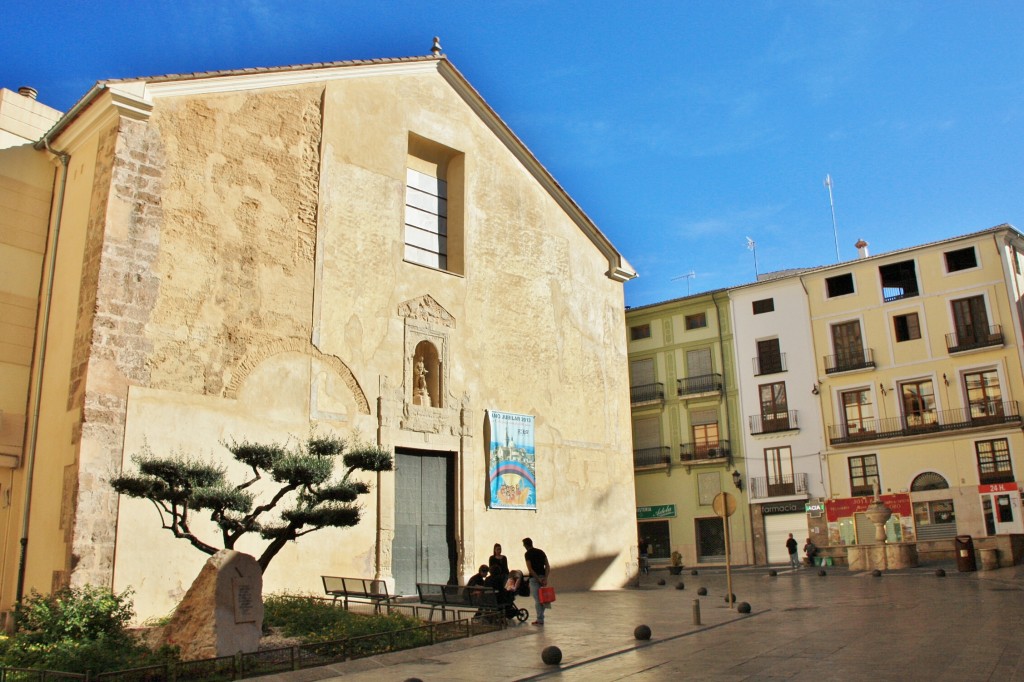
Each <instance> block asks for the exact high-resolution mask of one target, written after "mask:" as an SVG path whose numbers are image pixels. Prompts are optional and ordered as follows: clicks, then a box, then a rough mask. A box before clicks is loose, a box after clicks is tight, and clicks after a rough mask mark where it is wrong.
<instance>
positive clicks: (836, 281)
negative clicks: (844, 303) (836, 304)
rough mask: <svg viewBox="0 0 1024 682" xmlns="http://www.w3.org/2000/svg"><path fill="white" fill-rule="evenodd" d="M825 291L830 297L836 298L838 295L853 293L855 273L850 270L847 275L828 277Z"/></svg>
mask: <svg viewBox="0 0 1024 682" xmlns="http://www.w3.org/2000/svg"><path fill="white" fill-rule="evenodd" d="M825 291H826V292H827V293H828V297H829V298H835V297H836V296H845V295H846V294H852V293H853V274H852V273H849V272H848V273H846V274H845V275H836V276H835V277H826V278H825Z"/></svg>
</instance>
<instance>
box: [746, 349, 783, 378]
mask: <svg viewBox="0 0 1024 682" xmlns="http://www.w3.org/2000/svg"><path fill="white" fill-rule="evenodd" d="M753 360H754V376H762V375H764V374H778V373H779V372H785V371H786V354H785V353H768V354H766V355H759V356H757V357H756V358H754V359H753Z"/></svg>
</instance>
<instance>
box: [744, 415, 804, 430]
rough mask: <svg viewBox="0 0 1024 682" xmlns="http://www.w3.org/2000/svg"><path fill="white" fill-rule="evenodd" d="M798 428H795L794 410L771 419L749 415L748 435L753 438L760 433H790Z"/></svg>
mask: <svg viewBox="0 0 1024 682" xmlns="http://www.w3.org/2000/svg"><path fill="white" fill-rule="evenodd" d="M798 428H800V427H799V426H797V421H796V410H790V411H789V412H787V413H785V414H779V415H772V416H771V417H763V416H761V415H759V414H755V415H751V417H750V433H751V435H754V436H756V435H758V434H760V433H775V432H777V431H792V430H794V429H798Z"/></svg>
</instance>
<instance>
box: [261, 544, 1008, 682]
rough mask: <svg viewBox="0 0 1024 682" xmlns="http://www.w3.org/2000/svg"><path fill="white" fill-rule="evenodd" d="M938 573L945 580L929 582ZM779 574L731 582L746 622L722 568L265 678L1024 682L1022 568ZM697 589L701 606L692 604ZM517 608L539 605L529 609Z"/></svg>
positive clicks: (567, 598) (571, 597)
mask: <svg viewBox="0 0 1024 682" xmlns="http://www.w3.org/2000/svg"><path fill="white" fill-rule="evenodd" d="M940 567H941V568H943V569H945V571H946V577H941V578H940V577H938V576H936V575H935V571H936V569H937V568H940ZM776 570H777V571H778V575H777V576H775V577H771V576H769V575H768V569H766V568H763V567H758V568H756V569H755V568H744V569H738V570H734V571H733V592H734V593H735V594H736V597H737V600H739V601H741V602H743V601H745V602H748V603H749V604H750V605H751V613H750V614H749V615H741V614H739V613H737V612H735V611H733V610H730V609H729V608H728V607H727V604H726V603H725V598H724V595H725V584H726V579H725V572H724V571H723V570H719V569H701V570H700V571H699V574H698V575H696V576H694V575H690V574H689V572H690V569H686V570H684V575H682V576H679V577H675V576H668V575H665V574H663V573H662V574H658V573H655V574H654V575H652V576H650V577H649V578H648V577H645V578H644V580H643V582H642V584H641V586H640V587H639V588H629V589H623V590H620V591H615V592H586V593H566V594H559V597H558V601H557V602H556V605H555V608H554V609H553V610H552V611H550V612H549V613H548V614H547V625H546V626H544V628H543V629H542V628H538V627H532V626H530V625H529V624H525V625H517V626H513V627H510V628H509V629H508V630H505V631H503V632H498V633H492V634H488V635H481V636H478V637H474V638H471V639H468V640H459V641H456V642H449V643H446V644H441V645H437V646H433V647H425V648H421V649H416V650H412V651H405V652H399V653H395V654H388V655H385V656H379V657H375V658H370V659H363V660H358V661H352V662H349V663H344V664H338V665H334V666H329V667H325V668H315V669H310V670H304V671H299V672H294V673H287V674H283V675H277V676H272V677H269V678H263V679H264V680H268V681H269V680H279V681H280V682H285V681H287V682H300V681H303V680H345V681H346V682H349V681H358V680H374V681H375V682H385V681H391V680H394V681H396V682H402V681H403V680H407V679H410V678H418V679H421V680H424V682H431V681H435V680H437V681H440V680H445V681H447V680H467V681H468V680H473V681H482V680H534V679H538V680H548V679H550V680H586V681H587V682H603V681H605V680H631V681H634V682H641V681H642V682H653V681H655V680H680V679H689V680H712V681H716V682H717V681H723V682H724V681H729V682H739V681H754V680H761V681H768V680H808V681H814V682H822V681H824V680H867V679H874V680H929V681H931V680H950V681H952V680H957V681H959V680H1000V681H1002V680H1024V627H1022V614H1024V566H1021V567H1015V568H1006V569H1000V570H997V571H988V572H978V573H958V572H957V570H956V567H955V565H952V564H941V565H939V564H936V565H929V566H927V567H922V568H918V569H909V570H904V571H895V572H886V573H884V574H883V575H882V576H881V577H874V576H873V575H872V574H871V573H851V572H849V571H847V570H845V569H844V568H840V567H829V568H826V569H825V570H826V575H825V576H820V575H818V569H817V568H805V569H801V570H798V571H792V570H789V569H781V568H777V569H776ZM660 578H664V579H665V582H666V585H664V586H659V585H657V580H658V579H660ZM680 579H681V580H682V581H683V582H684V584H685V587H684V589H682V590H679V589H676V587H675V586H676V583H678V582H679V581H680ZM700 587H705V588H706V589H707V592H708V594H707V596H703V597H698V595H697V590H698V588H700ZM694 600H697V601H699V603H700V615H701V623H702V624H701V625H699V626H698V625H694V624H693V603H694ZM519 602H520V605H521V606H526V607H527V608H530V607H532V599H520V600H519ZM640 624H646V625H648V626H649V627H650V628H651V630H652V632H653V636H652V638H651V639H650V640H649V641H638V640H636V639H634V637H633V630H634V628H635V627H636V626H637V625H640ZM550 645H555V646H558V647H559V648H560V649H561V650H562V654H563V658H562V663H561V665H559V666H549V665H545V664H544V663H543V662H542V661H541V656H540V654H541V651H542V650H543V649H544V648H545V647H547V646H550Z"/></svg>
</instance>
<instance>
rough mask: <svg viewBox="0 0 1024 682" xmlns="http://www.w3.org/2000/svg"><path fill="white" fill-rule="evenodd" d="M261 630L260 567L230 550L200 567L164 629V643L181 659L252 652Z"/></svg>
mask: <svg viewBox="0 0 1024 682" xmlns="http://www.w3.org/2000/svg"><path fill="white" fill-rule="evenodd" d="M262 630H263V572H262V571H261V570H260V565H259V564H258V563H257V562H256V559H254V558H253V557H251V556H249V555H248V554H243V553H242V552H236V551H234V550H230V549H222V550H221V551H219V552H217V553H216V554H214V555H213V556H212V557H210V558H209V560H208V561H207V562H206V565H205V566H203V570H201V571H200V572H199V576H198V577H197V578H196V579H195V582H193V583H192V587H190V588H189V590H188V592H187V593H186V594H185V597H184V599H182V600H181V603H180V604H178V608H177V609H175V610H174V615H173V616H172V617H171V622H170V623H168V625H167V627H166V628H164V642H165V643H166V644H169V645H172V646H177V647H180V649H181V657H182V659H183V660H186V661H194V660H198V659H202V658H214V657H216V656H233V655H234V654H236V653H238V652H242V653H248V652H251V651H256V650H258V649H259V646H260V636H261V634H262Z"/></svg>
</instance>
